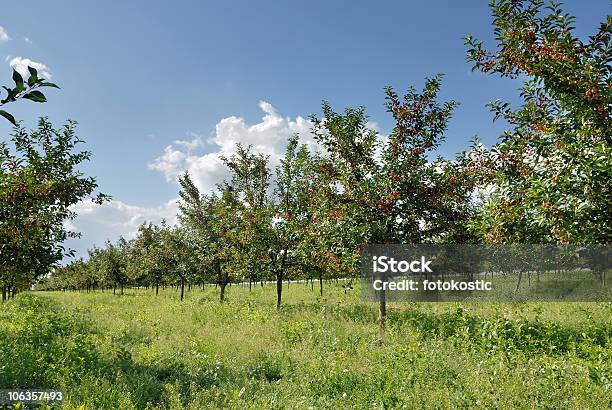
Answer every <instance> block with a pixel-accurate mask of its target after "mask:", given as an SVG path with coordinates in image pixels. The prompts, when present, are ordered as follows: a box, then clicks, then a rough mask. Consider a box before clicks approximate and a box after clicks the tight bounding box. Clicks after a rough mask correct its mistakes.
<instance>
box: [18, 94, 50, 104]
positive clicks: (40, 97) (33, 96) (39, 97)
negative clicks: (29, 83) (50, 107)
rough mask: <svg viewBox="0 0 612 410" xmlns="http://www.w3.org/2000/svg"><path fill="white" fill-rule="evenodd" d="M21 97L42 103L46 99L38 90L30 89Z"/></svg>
mask: <svg viewBox="0 0 612 410" xmlns="http://www.w3.org/2000/svg"><path fill="white" fill-rule="evenodd" d="M23 98H27V99H28V100H32V101H36V102H39V103H43V102H45V101H47V99H46V98H45V96H44V94H43V93H41V92H40V91H32V92H29V93H27V94H26V95H24V96H23Z"/></svg>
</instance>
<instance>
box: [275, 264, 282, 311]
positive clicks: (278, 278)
mask: <svg viewBox="0 0 612 410" xmlns="http://www.w3.org/2000/svg"><path fill="white" fill-rule="evenodd" d="M282 297H283V274H282V273H281V272H279V273H277V274H276V308H277V309H280V305H281V299H282Z"/></svg>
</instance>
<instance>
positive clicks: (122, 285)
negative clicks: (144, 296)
mask: <svg viewBox="0 0 612 410" xmlns="http://www.w3.org/2000/svg"><path fill="white" fill-rule="evenodd" d="M121 296H123V283H122V284H121Z"/></svg>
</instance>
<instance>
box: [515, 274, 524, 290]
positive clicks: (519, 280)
mask: <svg viewBox="0 0 612 410" xmlns="http://www.w3.org/2000/svg"><path fill="white" fill-rule="evenodd" d="M522 278H523V272H522V271H519V274H518V282H517V283H516V289H514V291H515V292H518V290H519V288H520V287H521V279H522Z"/></svg>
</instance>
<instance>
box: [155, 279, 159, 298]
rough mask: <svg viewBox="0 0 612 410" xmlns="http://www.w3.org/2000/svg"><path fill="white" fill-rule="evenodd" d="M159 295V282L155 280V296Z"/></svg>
mask: <svg viewBox="0 0 612 410" xmlns="http://www.w3.org/2000/svg"><path fill="white" fill-rule="evenodd" d="M157 295H159V282H155V296H157Z"/></svg>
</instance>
